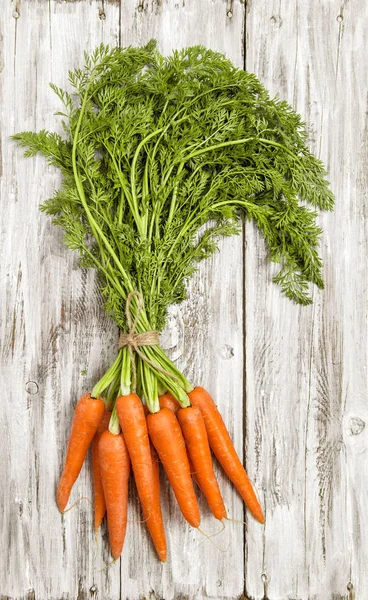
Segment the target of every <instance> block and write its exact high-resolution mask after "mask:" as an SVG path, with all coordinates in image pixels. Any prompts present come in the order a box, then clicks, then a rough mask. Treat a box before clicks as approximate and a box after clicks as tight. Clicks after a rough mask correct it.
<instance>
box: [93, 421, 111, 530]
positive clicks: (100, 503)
mask: <svg viewBox="0 0 368 600" xmlns="http://www.w3.org/2000/svg"><path fill="white" fill-rule="evenodd" d="M110 417H111V411H109V410H106V411H105V413H104V416H103V417H102V421H101V423H100V424H99V426H98V429H97V431H96V433H95V436H94V438H93V442H92V470H93V491H94V511H95V529H98V528H99V526H100V525H101V521H102V519H103V518H104V516H105V512H106V502H105V497H104V493H103V488H102V481H101V473H100V459H99V456H98V442H99V441H100V437H101V434H102V433H103V432H104V431H106V429H107V428H108V426H109V421H110Z"/></svg>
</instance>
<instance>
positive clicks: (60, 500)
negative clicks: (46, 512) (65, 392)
mask: <svg viewBox="0 0 368 600" xmlns="http://www.w3.org/2000/svg"><path fill="white" fill-rule="evenodd" d="M104 410H105V403H104V401H103V399H102V398H92V397H91V394H89V393H88V394H85V395H84V396H82V397H81V398H80V399H79V400H78V403H77V406H76V408H75V412H74V417H73V423H72V430H71V433H70V437H69V442H68V448H67V452H66V459H65V464H64V469H63V472H62V475H61V478H60V482H59V485H58V489H57V505H58V507H59V510H60V512H63V511H64V509H65V507H66V505H67V503H68V500H69V496H70V492H71V489H72V487H73V485H74V483H75V481H76V479H77V477H78V475H79V473H80V470H81V468H82V465H83V462H84V459H85V456H86V454H87V450H88V447H89V445H90V443H91V442H92V439H93V436H94V435H95V433H96V431H97V428H98V426H99V424H100V422H101V419H102V417H103V414H104Z"/></svg>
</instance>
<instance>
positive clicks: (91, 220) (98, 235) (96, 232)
mask: <svg viewBox="0 0 368 600" xmlns="http://www.w3.org/2000/svg"><path fill="white" fill-rule="evenodd" d="M91 83H92V78H91V79H90V81H89V83H88V85H87V88H86V91H85V94H84V98H83V102H82V106H81V108H80V112H79V117H78V122H77V126H76V128H75V132H74V137H73V149H72V165H73V174H74V179H75V184H76V187H77V191H78V195H79V198H80V201H81V203H82V205H83V208H84V210H85V212H86V215H87V219H88V222H89V224H90V226H91V229H92V233H93V235H94V237H95V238H96V240H97V242H98V243H99V240H102V242H103V243H104V245H105V246H106V248H107V250H108V251H109V253H110V255H111V257H112V258H113V259H114V261H115V263H116V265H117V267H118V269H119V271H120V272H121V274H122V275H123V277H124V279H125V281H126V282H127V286H128V288H129V287H130V290H131V291H133V290H132V288H131V281H130V278H129V276H128V274H127V273H126V271H125V270H124V268H123V266H122V264H121V263H120V261H119V259H118V257H117V255H116V254H115V252H114V250H113V248H112V247H111V245H110V243H109V241H108V240H107V239H106V237H105V235H104V233H103V231H102V230H101V228H100V226H99V225H98V223H97V222H96V221H95V219H94V218H93V216H92V213H91V211H90V209H89V206H88V203H87V200H86V196H85V194H84V188H83V184H82V182H81V179H80V176H79V172H78V167H77V142H78V135H79V130H80V128H81V124H82V119H83V115H84V112H85V109H86V106H87V101H88V91H89V87H90V85H91Z"/></svg>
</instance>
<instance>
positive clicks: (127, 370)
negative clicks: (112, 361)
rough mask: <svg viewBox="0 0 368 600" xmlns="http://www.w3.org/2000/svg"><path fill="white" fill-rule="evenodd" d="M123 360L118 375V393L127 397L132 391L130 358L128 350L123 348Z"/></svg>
mask: <svg viewBox="0 0 368 600" xmlns="http://www.w3.org/2000/svg"><path fill="white" fill-rule="evenodd" d="M122 352H123V360H122V367H121V375H120V391H121V395H122V396H129V394H130V393H131V389H132V387H131V386H132V383H131V358H130V353H129V350H128V348H123V350H122Z"/></svg>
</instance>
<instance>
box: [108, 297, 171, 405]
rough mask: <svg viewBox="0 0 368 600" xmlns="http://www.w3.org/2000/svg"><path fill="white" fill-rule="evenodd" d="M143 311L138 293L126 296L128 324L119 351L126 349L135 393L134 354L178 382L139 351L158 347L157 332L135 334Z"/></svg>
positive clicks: (121, 338)
mask: <svg viewBox="0 0 368 600" xmlns="http://www.w3.org/2000/svg"><path fill="white" fill-rule="evenodd" d="M134 297H135V298H137V303H138V306H137V312H136V315H135V318H134V319H132V312H131V308H130V305H131V303H132V299H133V298H134ZM142 309H143V296H142V294H141V293H140V292H131V293H130V294H128V296H127V299H126V305H125V314H126V320H127V324H128V330H129V332H128V333H121V334H120V337H119V344H118V347H119V350H120V349H121V348H128V351H129V355H130V360H131V365H132V372H133V392H134V393H135V392H136V387H137V367H136V364H135V360H134V352H136V353H137V354H138V356H139V357H140V358H141V359H142V360H143V361H144V362H146V363H147V364H149V365H150V366H151V367H153V368H154V369H155V370H156V371H159V372H160V373H163V374H164V375H168V376H169V377H171V378H172V379H175V380H176V381H178V378H177V377H176V376H175V375H174V374H173V373H170V371H166V370H165V369H163V368H162V367H160V365H158V364H156V363H154V362H152V361H151V360H150V359H149V358H148V357H147V356H146V355H145V354H143V352H141V350H140V349H139V348H140V347H141V346H158V344H159V332H158V331H154V330H153V331H144V332H143V333H136V332H135V330H136V328H137V324H138V320H139V316H140V314H141V312H142Z"/></svg>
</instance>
